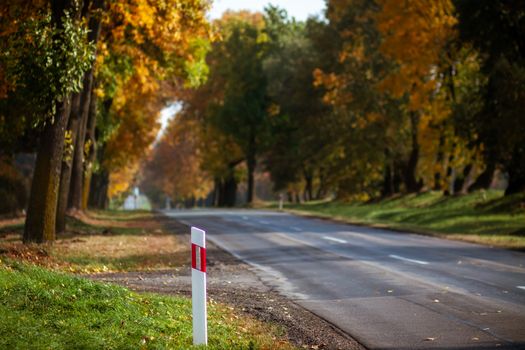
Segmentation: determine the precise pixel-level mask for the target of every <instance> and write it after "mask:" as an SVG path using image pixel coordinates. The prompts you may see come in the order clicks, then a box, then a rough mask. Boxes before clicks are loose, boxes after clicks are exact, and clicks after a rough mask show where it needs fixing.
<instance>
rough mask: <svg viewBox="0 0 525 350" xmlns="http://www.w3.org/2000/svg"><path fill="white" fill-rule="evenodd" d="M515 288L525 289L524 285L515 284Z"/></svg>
mask: <svg viewBox="0 0 525 350" xmlns="http://www.w3.org/2000/svg"><path fill="white" fill-rule="evenodd" d="M516 288H519V289H523V290H525V286H516Z"/></svg>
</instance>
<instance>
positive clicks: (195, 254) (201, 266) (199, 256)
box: [191, 244, 206, 272]
mask: <svg viewBox="0 0 525 350" xmlns="http://www.w3.org/2000/svg"><path fill="white" fill-rule="evenodd" d="M191 267H192V268H194V269H195V270H199V271H202V272H206V248H203V247H201V246H198V245H196V244H192V245H191Z"/></svg>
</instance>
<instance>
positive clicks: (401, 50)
mask: <svg viewBox="0 0 525 350" xmlns="http://www.w3.org/2000/svg"><path fill="white" fill-rule="evenodd" d="M379 4H380V5H381V6H382V10H381V11H380V12H378V14H377V26H378V29H379V31H380V32H381V34H382V35H383V42H382V44H381V47H380V50H381V52H382V53H383V54H384V55H385V56H386V57H388V58H390V59H393V60H394V61H395V62H396V63H397V64H398V70H397V71H396V72H394V73H391V74H389V75H388V76H387V77H386V78H385V79H384V80H383V82H382V83H381V88H383V89H384V90H387V91H389V92H390V93H391V94H392V95H393V96H394V97H402V96H403V95H404V94H409V99H410V100H409V104H408V108H409V109H410V110H411V111H419V110H421V108H423V107H424V106H425V104H426V103H427V102H428V101H429V98H430V96H431V95H432V93H433V91H434V90H435V89H436V87H437V86H436V84H437V82H438V74H437V65H439V63H440V61H441V60H442V59H443V52H444V49H445V47H446V45H447V43H448V42H449V41H450V40H451V39H453V38H454V36H455V32H454V25H455V24H456V22H457V19H456V17H455V16H454V14H453V10H454V7H453V5H452V2H451V0H434V1H426V0H406V1H403V2H399V1H397V0H379Z"/></svg>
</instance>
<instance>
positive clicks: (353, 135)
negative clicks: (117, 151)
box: [143, 0, 525, 206]
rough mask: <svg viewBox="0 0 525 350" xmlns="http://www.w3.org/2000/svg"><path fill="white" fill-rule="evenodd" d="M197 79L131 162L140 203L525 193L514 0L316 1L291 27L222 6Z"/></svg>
mask: <svg viewBox="0 0 525 350" xmlns="http://www.w3.org/2000/svg"><path fill="white" fill-rule="evenodd" d="M215 26H216V28H217V31H218V33H219V36H220V37H221V40H218V41H216V42H214V43H212V47H211V50H210V52H209V54H208V56H207V59H206V60H207V65H208V67H209V75H208V79H207V81H206V82H205V83H204V84H202V85H201V86H199V87H197V88H191V89H186V90H184V91H183V92H181V93H180V95H179V99H180V101H181V106H182V108H181V111H180V112H179V113H178V114H177V115H176V116H175V118H174V120H173V122H172V124H171V125H170V127H169V128H168V130H167V132H166V133H165V135H164V137H163V138H162V140H161V142H160V143H159V144H158V145H157V147H156V148H155V150H154V151H153V154H152V155H151V157H150V159H149V160H148V162H147V163H146V164H145V166H144V168H143V170H144V178H143V185H144V187H146V188H147V191H148V193H149V194H150V196H152V198H156V199H161V198H162V197H163V196H166V195H167V196H169V197H171V198H173V199H175V200H179V201H187V200H195V199H197V198H204V197H207V196H208V195H209V193H212V194H213V195H212V197H213V198H212V200H213V202H214V203H215V204H216V205H221V206H231V205H234V204H235V195H236V192H237V186H238V184H239V183H246V186H247V198H246V200H247V202H252V201H253V199H254V174H255V173H256V169H259V170H260V171H262V172H268V173H269V174H270V176H271V179H272V182H273V184H274V186H275V188H274V189H275V191H279V192H283V193H287V194H288V196H289V198H290V199H297V200H299V199H300V200H311V199H319V198H323V197H326V196H327V195H335V196H336V197H337V198H341V199H349V198H356V199H373V198H379V197H387V196H392V195H396V194H403V193H415V192H420V191H427V190H436V191H443V192H444V193H446V194H449V195H460V194H464V193H467V192H469V191H474V190H476V189H483V188H488V187H489V186H490V185H491V183H492V181H493V179H494V177H495V174H496V175H498V174H499V175H498V176H499V177H500V178H505V179H506V180H507V181H508V186H507V187H506V192H505V193H506V194H507V195H510V194H513V193H517V192H523V191H524V190H525V142H524V141H525V136H524V135H525V60H524V58H525V55H524V54H525V41H523V37H525V3H524V2H523V1H519V0H509V1H490V0H483V1H478V0H433V1H424V0H407V1H402V2H399V1H396V0H375V1H370V0H327V7H326V11H325V17H323V18H310V19H308V20H307V21H305V22H299V21H296V20H294V19H293V18H290V17H289V16H288V15H287V14H286V12H285V11H283V10H282V9H279V8H277V7H272V6H270V7H268V8H267V9H266V11H265V13H264V14H260V13H249V12H245V11H241V12H229V13H226V14H225V15H224V16H223V17H222V18H221V19H220V20H218V21H216V23H215Z"/></svg>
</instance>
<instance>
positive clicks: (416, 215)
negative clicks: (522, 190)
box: [286, 191, 525, 250]
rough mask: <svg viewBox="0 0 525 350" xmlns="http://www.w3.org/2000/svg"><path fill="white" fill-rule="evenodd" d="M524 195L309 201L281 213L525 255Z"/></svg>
mask: <svg viewBox="0 0 525 350" xmlns="http://www.w3.org/2000/svg"><path fill="white" fill-rule="evenodd" d="M524 204H525V195H524V194H519V195H515V196H510V197H503V194H502V192H500V191H480V192H476V193H472V194H468V195H465V196H458V197H455V196H443V195H442V194H441V193H438V192H426V193H421V194H413V195H407V196H403V197H398V198H391V199H385V200H381V201H377V202H370V203H344V202H337V201H332V202H311V203H306V204H298V205H287V206H286V210H291V211H293V212H296V213H299V214H313V215H316V216H322V217H328V218H334V219H339V220H343V221H346V222H349V223H354V224H365V225H370V226H377V227H384V228H392V229H397V230H407V231H411V232H416V233H422V234H430V235H435V236H440V237H446V238H451V239H458V240H464V241H470V242H475V243H482V244H487V245H493V246H498V247H503V248H510V249H519V250H525V209H524Z"/></svg>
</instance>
